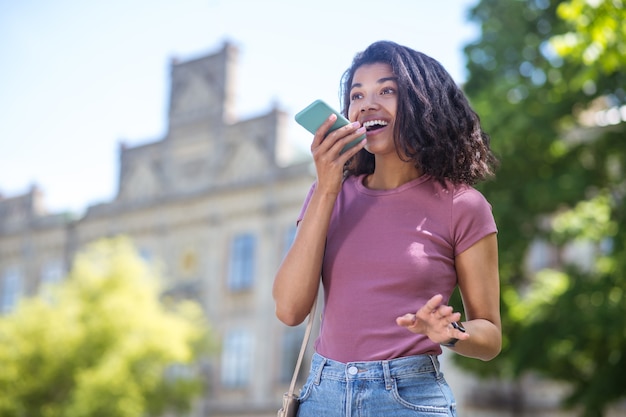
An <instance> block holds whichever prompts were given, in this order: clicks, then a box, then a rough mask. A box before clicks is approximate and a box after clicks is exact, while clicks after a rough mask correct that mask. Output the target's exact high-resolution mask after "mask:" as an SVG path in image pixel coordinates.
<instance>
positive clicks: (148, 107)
mask: <svg viewBox="0 0 626 417" xmlns="http://www.w3.org/2000/svg"><path fill="white" fill-rule="evenodd" d="M476 3H477V0H436V1H433V0H385V1H380V0H378V1H372V0H360V1H354V0H343V1H342V0H313V1H307V2H301V1H298V0H283V1H281V0H262V1H259V0H177V1H174V0H107V1H98V2H97V1H84V0H54V1H52V0H20V1H13V0H0V196H1V197H2V198H10V197H14V196H17V195H21V194H25V193H27V192H29V190H30V189H31V187H33V186H37V187H38V188H39V189H41V190H42V191H43V193H44V202H45V206H46V207H47V209H48V210H49V211H50V212H51V213H59V212H66V211H70V212H73V213H76V214H80V213H82V212H84V210H85V209H86V208H87V207H89V206H91V205H94V204H98V203H102V202H107V201H111V200H113V199H114V198H115V195H116V193H117V187H118V170H119V164H118V158H119V144H120V143H121V142H124V143H126V144H127V145H130V146H136V145H140V144H143V143H149V142H154V141H158V140H161V139H162V138H163V137H164V136H165V133H166V131H167V118H166V114H167V105H168V95H169V70H170V63H171V60H172V59H174V58H176V59H179V60H183V61H184V60H189V59H193V58H196V57H200V56H204V55H207V54H211V53H214V52H217V51H218V50H220V49H221V48H222V46H223V45H224V43H225V42H229V43H232V44H234V45H236V46H237V47H238V49H239V58H238V62H239V64H238V68H237V81H236V87H235V89H236V91H237V92H236V114H237V117H238V118H239V119H240V120H244V119H246V118H249V117H254V116H257V115H261V114H265V113H267V112H268V111H269V110H270V109H271V108H273V107H274V106H275V105H276V106H278V107H279V108H280V109H282V110H285V111H287V112H288V113H289V114H295V113H297V112H298V111H299V110H300V109H302V108H303V107H305V106H306V105H307V104H309V103H310V102H312V101H313V100H314V99H317V98H321V99H323V100H325V101H327V102H328V103H329V104H331V105H333V106H334V107H336V108H338V107H339V100H338V88H339V79H340V77H341V74H342V73H343V71H344V70H345V69H346V68H347V67H348V66H349V64H350V62H351V60H352V58H353V56H354V54H355V53H356V52H359V51H361V50H363V49H365V48H366V47H367V46H368V45H369V44H370V43H372V42H374V41H377V40H382V39H385V40H392V41H395V42H397V43H400V44H403V45H406V46H409V47H411V48H413V49H417V50H419V51H422V52H424V53H426V54H428V55H430V56H432V57H434V58H435V59H437V60H439V61H440V62H441V63H442V64H443V65H444V66H445V67H446V69H447V70H448V71H449V72H450V73H451V75H452V76H453V78H454V79H455V80H456V81H457V82H458V83H462V82H463V81H464V80H465V78H466V71H465V60H464V57H463V51H462V49H463V47H464V46H465V45H466V44H468V43H471V42H473V41H475V40H476V39H477V38H478V36H479V29H478V27H477V26H476V25H475V24H474V23H471V22H469V21H468V20H467V13H468V10H469V8H471V7H472V6H473V5H475V4H476ZM289 135H290V139H291V141H292V144H293V145H294V146H296V147H299V148H302V149H307V148H308V141H310V140H311V136H310V135H309V134H308V133H306V131H304V129H302V128H300V127H299V126H297V125H295V122H294V123H292V125H290V127H289Z"/></svg>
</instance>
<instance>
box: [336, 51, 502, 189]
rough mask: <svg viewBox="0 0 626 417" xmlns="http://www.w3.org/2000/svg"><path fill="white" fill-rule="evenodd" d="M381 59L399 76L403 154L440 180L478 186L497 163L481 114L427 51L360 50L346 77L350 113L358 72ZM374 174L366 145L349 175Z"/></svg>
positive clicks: (344, 96) (398, 129)
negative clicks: (351, 98) (351, 96)
mask: <svg viewBox="0 0 626 417" xmlns="http://www.w3.org/2000/svg"><path fill="white" fill-rule="evenodd" d="M376 63H384V64H389V65H390V66H391V69H392V71H393V73H394V74H395V75H396V77H397V79H398V81H397V82H398V110H397V114H396V120H395V128H394V129H395V130H394V137H395V142H396V149H397V150H398V154H399V155H404V156H405V157H406V158H407V160H408V161H413V162H414V163H415V166H416V167H417V168H418V169H420V170H421V171H422V173H424V174H429V175H431V176H433V177H434V178H436V179H437V180H438V181H440V182H441V183H445V181H446V180H448V181H451V182H453V183H463V184H469V185H473V184H475V183H477V182H479V181H482V180H484V179H487V178H488V177H490V176H492V175H493V174H494V171H495V168H496V166H497V165H498V161H497V158H496V157H495V155H494V154H493V153H492V151H491V149H490V148H489V142H490V138H489V136H488V135H487V134H486V133H485V132H484V131H483V130H482V128H481V126H480V118H479V117H478V115H477V114H476V112H475V111H474V110H473V109H472V108H471V106H470V104H469V102H468V100H467V98H466V97H465V95H464V94H463V92H462V91H461V89H460V88H459V87H458V86H457V84H456V83H455V82H454V80H453V79H452V76H451V75H450V74H449V73H448V72H447V71H446V70H445V68H444V67H443V66H442V65H441V64H440V63H439V62H438V61H437V60H435V59H433V58H431V57H429V56H428V55H426V54H424V53H422V52H418V51H415V50H413V49H410V48H408V47H405V46H402V45H398V44H397V43H394V42H390V41H379V42H375V43H373V44H371V45H370V46H369V47H367V49H365V50H364V51H362V52H360V53H358V54H356V56H355V57H354V59H353V61H352V65H351V66H350V68H348V69H347V70H346V71H345V73H344V74H343V76H342V78H341V86H340V91H341V92H340V95H341V101H342V112H343V114H344V115H345V116H346V117H347V114H348V108H349V106H350V87H351V85H352V82H353V79H354V73H355V72H356V70H357V69H358V68H359V67H361V66H362V65H368V64H376ZM372 172H374V155H372V154H370V153H369V152H368V151H366V150H365V149H362V150H361V151H360V152H358V153H357V154H356V155H355V156H354V157H352V158H351V159H350V160H349V161H348V162H347V163H346V167H345V175H346V176H350V175H360V174H370V173H372Z"/></svg>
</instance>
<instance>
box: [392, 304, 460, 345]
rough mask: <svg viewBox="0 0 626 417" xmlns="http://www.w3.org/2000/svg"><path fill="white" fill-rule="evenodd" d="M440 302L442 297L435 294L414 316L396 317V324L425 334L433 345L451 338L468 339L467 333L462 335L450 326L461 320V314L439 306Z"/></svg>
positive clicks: (444, 306)
mask: <svg viewBox="0 0 626 417" xmlns="http://www.w3.org/2000/svg"><path fill="white" fill-rule="evenodd" d="M442 301H443V296H442V295H441V294H437V295H435V296H434V297H432V298H431V299H430V300H428V301H427V302H426V304H424V306H422V308H420V309H419V310H417V312H416V313H415V314H412V313H408V314H405V315H404V316H401V317H398V318H397V319H396V323H397V324H398V326H402V327H405V328H406V329H408V330H409V331H411V332H413V333H420V334H425V335H426V336H428V338H429V339H430V340H432V341H433V342H435V343H446V342H448V341H449V340H450V339H452V338H455V339H459V340H466V339H468V338H469V337H470V335H469V333H464V332H462V331H460V330H458V329H455V328H454V327H453V326H452V323H454V322H457V321H459V320H460V319H461V313H459V312H456V313H455V312H454V309H453V308H452V307H450V306H448V305H444V304H441V302H442Z"/></svg>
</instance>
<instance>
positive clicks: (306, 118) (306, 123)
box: [295, 100, 365, 153]
mask: <svg viewBox="0 0 626 417" xmlns="http://www.w3.org/2000/svg"><path fill="white" fill-rule="evenodd" d="M333 113H334V114H336V115H337V120H336V121H335V123H333V125H332V126H331V127H330V129H329V130H328V133H330V132H332V131H334V130H337V129H339V128H340V127H342V126H345V125H347V124H349V123H350V122H349V121H348V119H346V118H345V117H344V116H343V115H342V114H341V113H339V112H338V111H336V110H335V109H333V108H332V107H330V106H329V105H328V104H326V103H325V102H324V101H322V100H315V101H314V102H313V103H311V104H309V105H308V106H306V107H305V108H304V109H302V110H301V111H300V112H298V113H297V114H296V116H295V119H296V122H298V124H300V125H301V126H302V127H304V128H305V129H306V130H308V131H309V132H311V133H313V134H315V132H316V131H317V129H319V127H320V126H321V125H322V123H324V122H325V121H326V119H328V117H329V116H330V115H331V114H333ZM363 139H365V134H363V135H361V136H359V137H358V138H356V139H355V140H353V141H351V142H350V143H348V144H347V145H346V146H344V147H343V149H342V150H341V153H344V152H345V151H346V150H348V149H350V148H351V147H353V146H354V145H356V144H357V143H359V142H361V141H362V140H363Z"/></svg>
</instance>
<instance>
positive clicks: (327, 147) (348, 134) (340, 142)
mask: <svg viewBox="0 0 626 417" xmlns="http://www.w3.org/2000/svg"><path fill="white" fill-rule="evenodd" d="M336 120H337V116H336V115H335V114H331V115H330V116H329V117H328V119H326V121H325V122H324V123H322V125H321V126H320V127H319V129H317V131H316V132H315V136H314V137H313V143H312V144H311V151H313V152H314V153H315V152H327V151H332V153H333V156H334V157H337V156H338V155H339V152H340V150H341V149H343V147H344V146H345V145H347V144H348V143H350V142H352V141H353V140H355V139H357V138H358V137H359V136H361V135H363V134H364V133H365V127H363V126H361V124H360V123H359V122H353V123H349V124H347V125H345V126H343V127H341V128H339V129H337V130H334V131H333V132H330V133H329V132H328V130H329V129H330V128H331V127H332V125H333V124H334V123H335V121H336ZM364 141H365V139H364V140H363V141H362V143H359V144H357V145H356V146H354V148H356V149H354V150H353V152H347V151H346V152H345V153H344V155H345V156H346V158H345V159H346V160H347V159H349V158H350V157H351V156H352V155H354V154H355V153H356V152H358V151H359V150H361V148H362V147H363V146H364V145H365V142H364ZM335 152H336V153H335Z"/></svg>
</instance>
